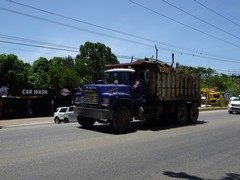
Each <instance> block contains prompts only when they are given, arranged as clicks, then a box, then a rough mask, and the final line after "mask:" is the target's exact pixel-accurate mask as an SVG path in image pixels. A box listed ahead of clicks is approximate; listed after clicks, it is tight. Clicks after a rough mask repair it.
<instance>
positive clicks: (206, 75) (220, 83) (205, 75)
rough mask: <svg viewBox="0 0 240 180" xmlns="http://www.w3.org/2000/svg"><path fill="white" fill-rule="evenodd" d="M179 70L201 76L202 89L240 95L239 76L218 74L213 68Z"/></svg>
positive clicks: (184, 68)
mask: <svg viewBox="0 0 240 180" xmlns="http://www.w3.org/2000/svg"><path fill="white" fill-rule="evenodd" d="M179 68H181V69H183V70H185V71H190V72H191V73H196V74H198V75H200V76H201V79H202V84H201V87H203V88H209V89H215V90H217V91H220V92H228V93H230V94H232V95H233V96H237V95H239V94H240V86H239V84H240V78H239V77H238V76H229V75H226V74H216V71H215V70H213V69H211V68H204V67H197V68H193V67H188V66H179Z"/></svg>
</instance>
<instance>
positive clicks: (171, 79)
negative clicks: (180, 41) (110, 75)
mask: <svg viewBox="0 0 240 180" xmlns="http://www.w3.org/2000/svg"><path fill="white" fill-rule="evenodd" d="M107 67H108V68H120V67H121V68H133V69H135V70H136V72H138V71H143V70H148V71H149V82H145V83H146V84H147V91H148V95H149V97H150V98H151V99H152V100H154V101H159V100H160V101H171V100H196V101H200V97H201V96H200V76H199V75H197V74H192V73H191V72H189V71H188V70H182V69H178V67H176V68H173V67H172V66H170V65H168V64H166V63H163V62H161V61H146V60H138V61H136V62H132V63H124V64H112V65H107Z"/></svg>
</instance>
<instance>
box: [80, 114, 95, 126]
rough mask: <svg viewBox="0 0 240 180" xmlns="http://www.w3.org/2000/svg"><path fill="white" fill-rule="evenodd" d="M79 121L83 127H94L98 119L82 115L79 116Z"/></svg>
mask: <svg viewBox="0 0 240 180" xmlns="http://www.w3.org/2000/svg"><path fill="white" fill-rule="evenodd" d="M77 121H78V123H79V124H80V125H81V126H82V127H86V128H88V127H92V126H93V125H94V123H95V122H96V120H94V119H93V118H88V117H82V116H77Z"/></svg>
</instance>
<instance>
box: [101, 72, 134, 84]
mask: <svg viewBox="0 0 240 180" xmlns="http://www.w3.org/2000/svg"><path fill="white" fill-rule="evenodd" d="M131 74H132V73H129V72H108V73H106V76H105V78H106V83H107V84H114V81H115V80H117V81H118V84H129V85H130V84H131Z"/></svg>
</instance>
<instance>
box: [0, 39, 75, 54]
mask: <svg viewBox="0 0 240 180" xmlns="http://www.w3.org/2000/svg"><path fill="white" fill-rule="evenodd" d="M0 42H1V43H7V44H15V45H22V46H30V47H37V48H45V49H53V50H59V51H69V52H78V51H76V50H71V49H63V48H57V47H50V46H41V45H34V44H26V43H19V42H13V41H2V40H0Z"/></svg>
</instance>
